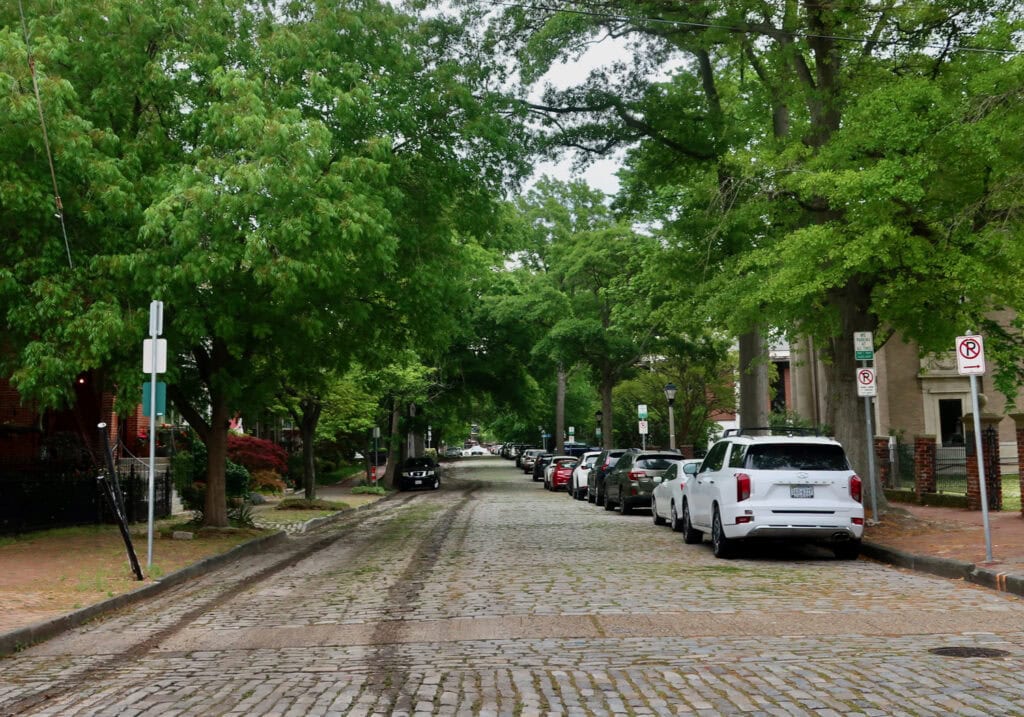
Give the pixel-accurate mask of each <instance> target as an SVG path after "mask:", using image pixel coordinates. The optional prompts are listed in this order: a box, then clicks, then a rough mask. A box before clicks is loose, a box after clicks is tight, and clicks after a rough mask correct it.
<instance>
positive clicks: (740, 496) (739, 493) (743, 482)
mask: <svg viewBox="0 0 1024 717" xmlns="http://www.w3.org/2000/svg"><path fill="white" fill-rule="evenodd" d="M749 497H750V476H748V475H747V474H746V473H737V474H736V500H737V502H738V501H741V500H746V499H747V498H749Z"/></svg>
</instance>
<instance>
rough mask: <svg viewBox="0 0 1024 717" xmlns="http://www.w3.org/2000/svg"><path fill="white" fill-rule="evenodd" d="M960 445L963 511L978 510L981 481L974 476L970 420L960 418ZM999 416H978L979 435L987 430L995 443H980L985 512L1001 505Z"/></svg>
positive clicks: (974, 454) (972, 427) (975, 458)
mask: <svg viewBox="0 0 1024 717" xmlns="http://www.w3.org/2000/svg"><path fill="white" fill-rule="evenodd" d="M963 420H964V443H965V444H966V446H967V509H968V510H981V480H980V479H979V477H978V455H977V453H978V452H977V450H976V449H975V438H974V417H973V416H972V415H971V414H968V415H966V416H964V419H963ZM1000 420H1001V418H1000V417H999V416H986V415H982V417H981V434H982V436H985V435H986V433H988V432H989V430H990V429H991V430H992V431H995V432H996V434H995V435H996V440H994V441H991V442H989V441H987V440H982V450H983V451H984V453H983V455H982V457H983V459H984V461H985V474H986V475H985V497H986V498H987V500H988V508H989V510H999V509H1000V508H1002V506H1003V484H1002V481H1001V480H1000V466H999V439H998V436H999V433H998V431H999V422H1000Z"/></svg>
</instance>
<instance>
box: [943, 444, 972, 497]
mask: <svg viewBox="0 0 1024 717" xmlns="http://www.w3.org/2000/svg"><path fill="white" fill-rule="evenodd" d="M935 492H936V493H951V494H955V495H967V449H966V447H964V446H962V445H961V446H936V447H935Z"/></svg>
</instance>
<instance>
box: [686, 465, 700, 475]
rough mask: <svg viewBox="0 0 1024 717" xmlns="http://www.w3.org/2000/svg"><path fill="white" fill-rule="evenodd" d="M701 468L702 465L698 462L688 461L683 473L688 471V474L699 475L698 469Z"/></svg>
mask: <svg viewBox="0 0 1024 717" xmlns="http://www.w3.org/2000/svg"><path fill="white" fill-rule="evenodd" d="M699 469H700V465H699V464H697V463H688V464H687V465H685V466H683V473H686V474H687V475H691V476H695V475H697V471H698V470H699Z"/></svg>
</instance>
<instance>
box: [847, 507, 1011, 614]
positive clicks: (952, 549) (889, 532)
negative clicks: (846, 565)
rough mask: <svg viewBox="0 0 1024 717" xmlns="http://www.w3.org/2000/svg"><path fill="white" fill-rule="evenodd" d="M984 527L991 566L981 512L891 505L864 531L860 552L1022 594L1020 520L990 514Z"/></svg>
mask: <svg viewBox="0 0 1024 717" xmlns="http://www.w3.org/2000/svg"><path fill="white" fill-rule="evenodd" d="M989 527H990V534H991V541H992V560H991V561H988V560H986V557H987V556H986V545H985V531H984V527H983V518H982V514H981V512H980V511H969V510H963V509H960V508H938V507H933V506H919V505H905V504H897V503H892V504H890V510H889V512H887V513H884V514H883V515H882V521H881V523H880V524H878V525H874V526H868V528H867V529H866V530H865V533H864V542H865V551H864V552H865V554H866V555H867V556H868V557H873V558H876V559H878V560H883V561H885V562H890V563H892V564H894V565H897V566H900V567H907V568H912V569H914V570H921V571H923V572H930V573H934V574H938V575H943V576H946V577H963V578H965V579H967V580H968V581H970V582H974V583H978V584H980V585H984V586H986V587H991V588H994V589H997V590H1003V591H1008V592H1012V593H1015V594H1018V595H1024V516H1022V515H1021V513H1019V512H1016V511H1014V512H1009V511H1002V512H992V513H990V514H989ZM874 546H878V548H879V549H872V548H873V547H874Z"/></svg>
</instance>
